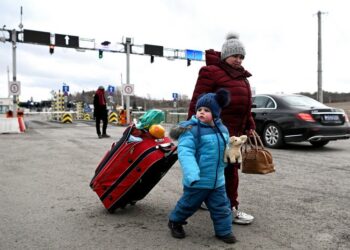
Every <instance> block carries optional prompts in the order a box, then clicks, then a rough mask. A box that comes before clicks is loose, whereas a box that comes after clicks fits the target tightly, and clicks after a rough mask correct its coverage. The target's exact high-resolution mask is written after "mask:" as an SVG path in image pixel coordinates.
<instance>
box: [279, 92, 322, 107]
mask: <svg viewBox="0 0 350 250" xmlns="http://www.w3.org/2000/svg"><path fill="white" fill-rule="evenodd" d="M283 100H284V101H286V102H287V103H288V104H289V105H291V106H304V107H319V108H325V107H327V106H325V105H324V104H322V103H320V102H318V101H316V100H314V99H312V98H310V97H307V96H301V95H295V96H285V97H283Z"/></svg>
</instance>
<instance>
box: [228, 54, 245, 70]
mask: <svg viewBox="0 0 350 250" xmlns="http://www.w3.org/2000/svg"><path fill="white" fill-rule="evenodd" d="M243 60H244V56H243V55H232V56H229V57H227V58H226V59H225V62H226V63H227V64H229V65H231V67H233V68H239V67H241V65H242V62H243Z"/></svg>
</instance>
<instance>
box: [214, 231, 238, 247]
mask: <svg viewBox="0 0 350 250" xmlns="http://www.w3.org/2000/svg"><path fill="white" fill-rule="evenodd" d="M216 238H218V239H220V240H222V241H223V242H225V243H228V244H233V243H236V241H237V239H236V237H235V236H234V235H233V234H232V233H229V234H226V235H223V236H219V235H216Z"/></svg>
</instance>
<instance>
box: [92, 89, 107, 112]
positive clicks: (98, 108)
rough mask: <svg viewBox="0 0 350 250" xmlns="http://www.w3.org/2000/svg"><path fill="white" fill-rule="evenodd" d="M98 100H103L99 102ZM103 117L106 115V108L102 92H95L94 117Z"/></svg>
mask: <svg viewBox="0 0 350 250" xmlns="http://www.w3.org/2000/svg"><path fill="white" fill-rule="evenodd" d="M100 98H103V99H101V100H100ZM105 115H107V106H106V98H105V96H104V91H102V90H97V91H96V93H95V95H94V116H95V117H103V116H105Z"/></svg>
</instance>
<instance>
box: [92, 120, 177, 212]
mask: <svg viewBox="0 0 350 250" xmlns="http://www.w3.org/2000/svg"><path fill="white" fill-rule="evenodd" d="M135 138H136V139H138V140H140V138H141V139H142V141H137V140H135ZM176 161H177V153H176V146H175V145H174V144H173V143H172V141H171V139H170V138H168V137H164V138H162V139H156V138H154V137H152V136H151V135H150V134H149V133H148V131H146V130H139V129H137V128H136V127H135V125H131V126H129V127H128V128H127V129H126V130H125V131H124V133H123V136H122V138H121V139H120V140H119V141H118V142H117V143H113V144H112V147H111V149H110V150H109V151H108V152H107V153H106V154H105V156H104V157H103V159H102V160H101V162H100V164H99V165H98V167H97V169H96V171H95V175H94V177H93V178H92V180H91V183H90V187H91V188H92V190H93V191H95V192H96V194H97V195H98V196H99V197H100V199H101V201H102V203H103V205H104V206H105V208H106V209H107V210H108V211H109V212H113V211H114V210H115V209H117V208H124V207H125V206H126V205H128V204H131V205H133V204H135V203H136V202H137V201H139V200H141V199H143V198H144V197H145V196H146V195H147V194H148V193H149V192H150V191H151V189H152V188H153V187H154V186H155V185H156V184H157V183H158V182H159V181H160V179H161V178H162V177H163V176H164V175H165V174H166V172H167V171H168V170H169V169H170V167H171V166H172V165H173V164H174V163H175V162H176Z"/></svg>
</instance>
